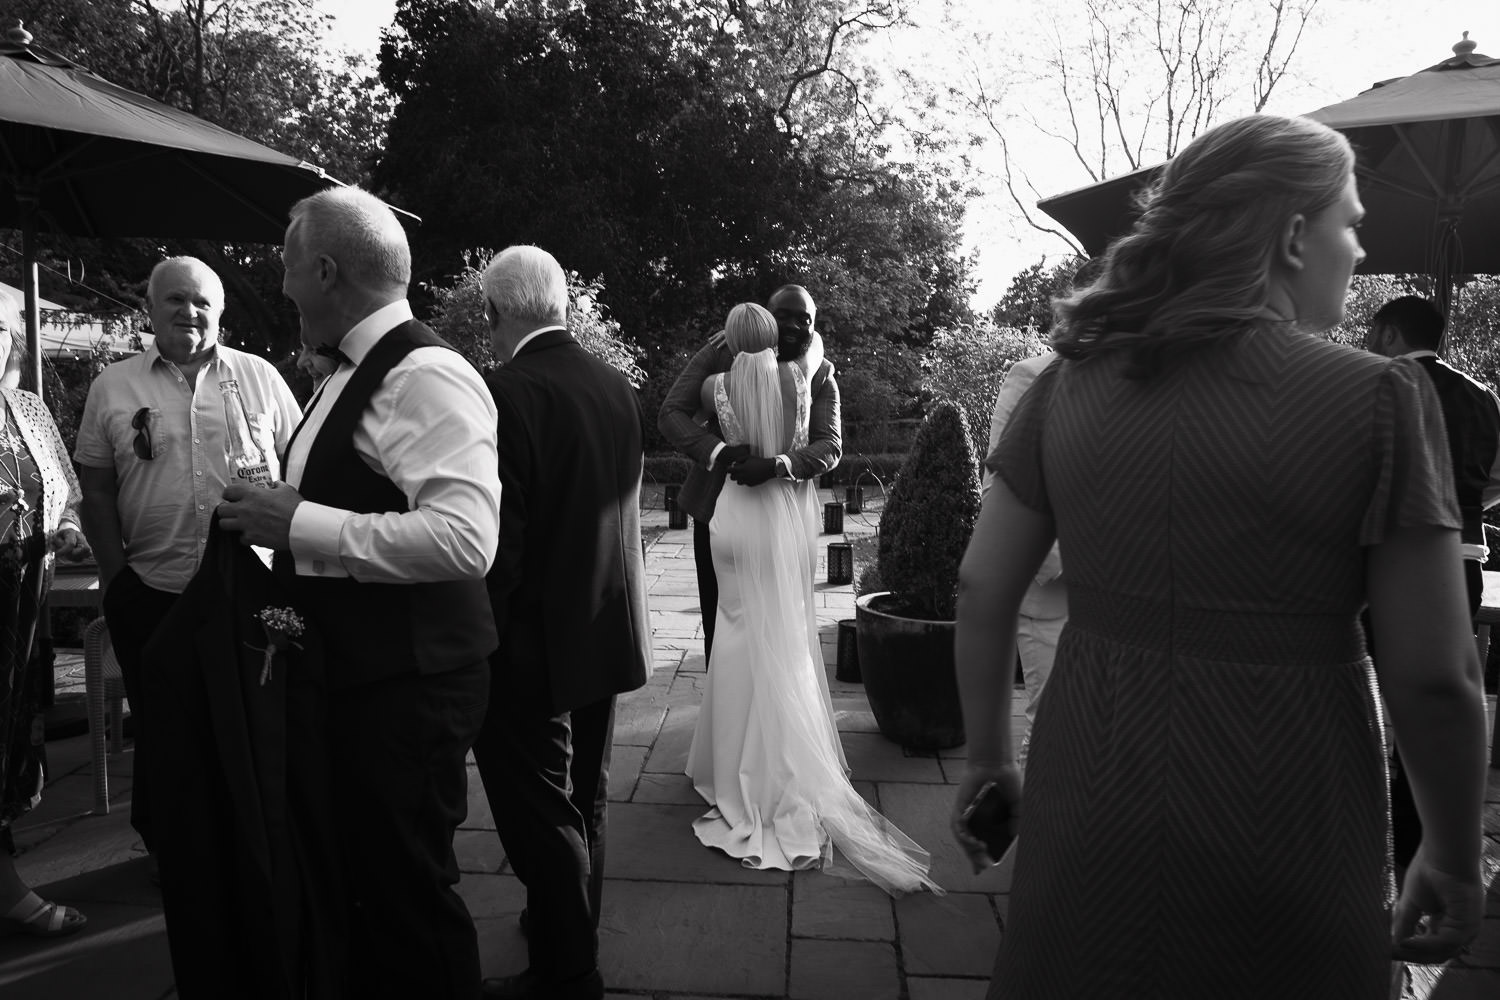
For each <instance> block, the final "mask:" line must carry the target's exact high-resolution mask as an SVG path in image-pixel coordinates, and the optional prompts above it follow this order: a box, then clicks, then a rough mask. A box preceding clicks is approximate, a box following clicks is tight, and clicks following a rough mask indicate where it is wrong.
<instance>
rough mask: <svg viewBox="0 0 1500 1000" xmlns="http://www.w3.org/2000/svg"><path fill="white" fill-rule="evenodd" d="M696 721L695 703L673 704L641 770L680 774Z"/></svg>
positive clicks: (690, 744)
mask: <svg viewBox="0 0 1500 1000" xmlns="http://www.w3.org/2000/svg"><path fill="white" fill-rule="evenodd" d="M697 722H698V706H697V705H673V706H672V707H671V708H670V709H668V711H667V718H666V721H664V722H663V723H662V727H661V734H660V735H659V736H658V737H657V739H656V744H655V745H654V746H653V747H652V748H651V754H650V756H648V757H647V758H646V765H645V767H644V768H642V770H644V771H649V772H654V773H657V774H681V773H682V772H683V770H684V769H685V768H686V767H687V755H688V747H690V746H692V744H693V727H694V726H695V725H697Z"/></svg>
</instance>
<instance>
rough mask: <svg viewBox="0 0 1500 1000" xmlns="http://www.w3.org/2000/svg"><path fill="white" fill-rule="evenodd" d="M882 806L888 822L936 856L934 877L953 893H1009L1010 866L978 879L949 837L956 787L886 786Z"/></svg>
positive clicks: (981, 874)
mask: <svg viewBox="0 0 1500 1000" xmlns="http://www.w3.org/2000/svg"><path fill="white" fill-rule="evenodd" d="M880 804H881V806H882V811H883V812H884V813H885V817H886V819H889V820H890V821H891V822H892V823H894V824H896V826H897V827H898V828H899V829H900V830H901V832H903V833H905V834H906V835H907V836H908V837H910V838H911V839H912V840H915V841H916V842H917V843H919V844H921V845H922V846H923V847H924V848H925V849H926V850H927V851H929V852H930V853H931V854H932V871H931V873H930V874H931V875H932V878H933V880H934V881H935V882H937V884H938V885H940V886H942V887H943V888H944V889H946V890H948V891H949V892H986V893H996V892H1009V891H1010V866H1009V865H1008V864H1001V865H999V866H997V867H994V868H990V869H988V870H987V871H984V872H981V873H980V874H978V875H975V874H974V873H973V872H972V871H971V870H970V868H969V860H968V858H967V857H965V856H964V853H963V852H962V851H961V850H960V849H959V846H958V843H957V842H956V841H954V839H953V838H952V836H950V835H949V833H948V814H949V811H950V810H951V809H952V808H953V786H952V785H915V784H898V783H895V782H891V783H884V784H882V785H881V786H880Z"/></svg>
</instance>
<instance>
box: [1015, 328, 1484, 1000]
mask: <svg viewBox="0 0 1500 1000" xmlns="http://www.w3.org/2000/svg"><path fill="white" fill-rule="evenodd" d="M1120 367H1121V365H1120V360H1119V359H1112V358H1103V359H1099V360H1095V361H1090V362H1086V363H1070V362H1061V363H1058V364H1054V365H1053V366H1052V367H1051V368H1049V369H1048V370H1047V371H1046V372H1045V373H1043V375H1042V376H1041V377H1040V378H1039V379H1038V380H1037V383H1036V385H1035V386H1034V387H1033V388H1032V390H1031V392H1030V393H1029V394H1028V395H1027V397H1026V398H1025V399H1024V400H1023V401H1022V402H1021V404H1020V406H1019V407H1018V409H1017V410H1016V413H1015V415H1014V416H1013V417H1012V419H1011V423H1010V425H1009V427H1008V429H1007V431H1006V435H1005V437H1004V439H1003V440H1002V441H1001V443H1000V445H999V447H998V448H997V449H996V451H995V453H994V455H993V456H992V457H991V458H990V463H991V466H992V467H994V468H996V470H997V471H998V472H999V474H1000V475H1001V476H1003V477H1004V478H1005V480H1006V482H1007V483H1008V484H1009V485H1010V487H1011V489H1012V490H1013V491H1014V492H1015V493H1016V495H1017V496H1019V497H1020V498H1021V499H1022V500H1023V501H1025V502H1026V503H1027V504H1028V505H1030V506H1033V507H1036V508H1038V509H1043V510H1045V509H1051V511H1052V512H1053V514H1054V515H1055V519H1056V523H1057V529H1058V537H1059V539H1060V541H1061V546H1062V551H1063V553H1064V561H1065V563H1066V566H1067V584H1068V599H1069V603H1070V612H1071V617H1070V620H1069V622H1068V625H1067V628H1066V630H1065V631H1064V633H1063V636H1062V640H1061V644H1060V647H1059V649H1058V655H1057V664H1056V667H1055V668H1054V672H1053V674H1052V678H1051V680H1050V682H1049V683H1048V686H1047V690H1046V693H1045V695H1044V696H1043V698H1042V701H1041V705H1040V707H1039V710H1038V714H1037V718H1036V732H1035V735H1034V736H1033V739H1032V744H1031V758H1030V763H1029V765H1028V768H1027V773H1026V791H1025V801H1024V803H1023V806H1022V815H1023V817H1024V820H1023V829H1022V833H1021V838H1020V840H1019V842H1018V852H1019V853H1018V855H1017V859H1016V870H1015V882H1014V886H1013V890H1012V895H1011V899H1010V907H1009V911H1008V915H1007V919H1006V921H1005V935H1004V941H1003V944H1002V946H1001V951H1000V955H999V958H998V960H997V962H996V977H995V980H994V985H993V986H992V988H991V991H990V996H991V997H1014V998H1024V1000H1040V998H1048V997H1068V998H1092V997H1100V998H1106V997H1107V998H1146V997H1159V998H1163V1000H1179V998H1205V1000H1229V998H1237V997H1246V998H1248V997H1256V998H1262V997H1266V998H1269V997H1276V998H1281V997H1318V998H1320V1000H1331V998H1339V997H1350V998H1360V1000H1374V998H1379V997H1383V996H1384V995H1385V991H1386V985H1387V983H1388V975H1389V957H1390V946H1389V936H1390V932H1389V923H1388V912H1389V907H1390V905H1391V902H1392V895H1393V887H1392V881H1391V875H1390V868H1389V862H1388V860H1387V854H1388V849H1387V833H1386V831H1387V826H1388V819H1387V813H1388V808H1387V795H1386V774H1385V752H1384V738H1383V725H1382V721H1381V717H1380V716H1381V712H1380V709H1379V707H1378V692H1377V688H1376V685H1375V679H1374V674H1373V671H1372V669H1371V667H1370V663H1369V660H1368V658H1367V657H1366V656H1365V652H1364V643H1363V638H1362V635H1361V633H1360V630H1359V626H1358V624H1357V615H1358V612H1359V610H1360V608H1361V607H1362V605H1363V603H1364V593H1365V590H1364V556H1365V547H1366V546H1368V545H1371V544H1375V543H1378V542H1379V541H1381V539H1382V538H1383V537H1384V535H1385V533H1386V532H1387V531H1388V530H1390V529H1391V528H1393V527H1395V526H1398V525H1413V524H1426V525H1445V526H1450V527H1455V528H1456V527H1457V526H1458V524H1459V521H1458V510H1457V507H1456V504H1455V502H1454V499H1453V495H1452V488H1451V476H1450V474H1449V472H1448V468H1447V463H1448V457H1447V449H1446V447H1445V443H1444V441H1445V439H1444V437H1443V430H1442V423H1441V420H1442V417H1441V414H1440V412H1439V410H1438V406H1437V401H1436V398H1435V397H1434V396H1433V394H1432V390H1431V387H1430V385H1429V384H1428V381H1427V379H1426V377H1425V376H1424V375H1423V373H1422V372H1421V370H1420V369H1419V368H1418V367H1417V366H1416V365H1414V364H1412V363H1410V362H1407V361H1401V360H1397V361H1387V360H1386V359H1384V358H1377V357H1375V356H1373V355H1370V354H1366V353H1364V352H1361V351H1356V350H1353V349H1350V348H1347V347H1343V346H1340V345H1336V344H1331V343H1328V342H1326V341H1323V340H1321V339H1317V338H1314V337H1310V336H1306V335H1302V334H1295V333H1290V332H1285V331H1261V332H1258V333H1256V334H1254V335H1246V336H1241V337H1238V338H1235V339H1234V340H1232V341H1230V342H1227V343H1225V344H1223V345H1216V346H1214V347H1210V348H1206V349H1204V350H1203V351H1201V352H1199V353H1198V354H1197V355H1195V356H1191V357H1190V358H1188V359H1187V360H1185V361H1184V362H1182V364H1181V365H1180V366H1179V367H1178V368H1175V369H1172V370H1170V371H1168V372H1167V373H1166V374H1163V375H1161V376H1158V377H1157V378H1154V379H1150V380H1145V381H1142V380H1132V379H1126V378H1123V377H1121V375H1120Z"/></svg>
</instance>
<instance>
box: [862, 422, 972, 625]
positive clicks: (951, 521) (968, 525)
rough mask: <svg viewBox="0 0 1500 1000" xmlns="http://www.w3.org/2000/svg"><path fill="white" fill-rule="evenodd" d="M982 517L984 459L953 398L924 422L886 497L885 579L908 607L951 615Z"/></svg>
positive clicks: (911, 612)
mask: <svg viewBox="0 0 1500 1000" xmlns="http://www.w3.org/2000/svg"><path fill="white" fill-rule="evenodd" d="M978 516H979V463H978V460H977V459H976V458H975V457H974V445H973V443H972V442H971V441H970V440H969V434H968V431H967V429H966V428H965V426H964V418H963V413H962V412H961V411H960V410H959V408H958V406H956V405H955V404H954V403H952V402H950V401H946V400H945V401H943V402H941V403H939V404H938V405H937V406H935V407H934V408H933V409H932V411H931V412H930V413H928V415H927V419H926V420H925V421H923V423H922V428H921V430H919V431H918V432H917V439H916V441H914V442H913V443H912V449H911V453H910V454H908V455H907V456H906V462H905V463H904V464H903V465H902V466H901V471H900V473H898V474H897V476H896V482H895V485H894V486H892V487H891V492H890V495H889V496H888V497H887V498H886V503H885V512H884V513H883V514H882V515H881V517H880V545H879V550H878V554H877V560H876V561H877V565H878V567H879V568H878V570H877V573H878V578H879V580H880V584H881V585H882V586H883V587H885V588H886V589H888V590H890V591H891V593H892V594H893V595H894V596H895V597H896V598H897V599H899V601H900V602H901V604H902V610H901V612H899V613H901V614H904V615H905V616H906V617H909V618H921V619H925V620H927V621H951V620H952V619H953V617H954V608H955V604H956V602H957V595H958V564H959V562H960V561H961V560H962V559H963V556H964V549H965V548H967V547H968V544H969V535H970V534H972V533H973V531H974V521H975V519H976V518H978Z"/></svg>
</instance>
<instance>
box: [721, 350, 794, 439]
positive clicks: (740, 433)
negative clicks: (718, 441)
mask: <svg viewBox="0 0 1500 1000" xmlns="http://www.w3.org/2000/svg"><path fill="white" fill-rule="evenodd" d="M792 381H793V382H794V383H795V384H796V386H797V409H796V413H795V415H794V418H793V426H792V443H791V449H790V450H795V449H797V448H805V447H807V437H808V431H807V427H808V421H809V419H810V414H811V411H812V393H811V392H810V391H809V388H808V382H807V375H806V373H804V372H803V371H802V366H801V365H798V364H793V365H792ZM714 409H715V411H717V413H718V417H719V430H720V431H721V432H723V435H724V440H725V442H726V443H728V444H742V443H744V440H745V429H744V427H743V426H741V424H740V418H739V417H738V416H737V415H736V414H735V412H734V407H733V406H732V405H731V404H730V402H729V391H728V388H727V386H726V384H725V378H724V375H723V373H721V374H718V375H715V376H714Z"/></svg>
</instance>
